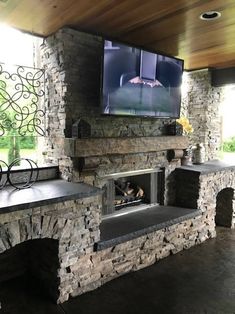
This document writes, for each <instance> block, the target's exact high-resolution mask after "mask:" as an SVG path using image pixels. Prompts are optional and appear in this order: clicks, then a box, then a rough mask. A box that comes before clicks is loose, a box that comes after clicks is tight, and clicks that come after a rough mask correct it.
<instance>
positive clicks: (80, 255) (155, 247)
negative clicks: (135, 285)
mask: <svg viewBox="0 0 235 314" xmlns="http://www.w3.org/2000/svg"><path fill="white" fill-rule="evenodd" d="M100 216H101V197H100V196H99V197H89V198H86V199H82V200H71V201H65V202H61V203H57V204H53V205H46V206H42V207H37V208H32V209H28V210H21V211H18V212H13V213H7V214H0V219H1V226H0V234H1V238H0V252H1V253H3V252H5V253H4V254H6V251H7V250H9V249H11V248H14V247H15V246H16V247H17V245H19V244H20V243H27V242H31V243H32V245H31V249H32V252H31V253H30V255H31V256H32V259H33V260H34V262H31V263H30V265H31V271H32V272H33V274H34V275H36V276H38V277H40V281H41V282H42V283H43V286H44V287H45V290H46V291H47V292H48V293H49V294H50V295H51V296H52V297H53V298H54V300H56V301H57V302H58V303H60V302H64V301H66V300H68V298H69V297H70V296H76V295H79V294H82V293H84V292H87V291H90V290H93V289H95V288H97V287H99V286H101V285H102V284H104V283H105V282H107V281H109V280H111V279H114V278H116V277H118V276H120V275H123V274H125V273H127V272H130V271H136V270H139V269H141V268H143V267H146V266H149V265H151V264H153V263H155V262H156V261H158V260H160V259H162V258H164V257H166V256H168V255H170V254H175V253H177V252H179V251H181V250H183V249H188V248H190V247H191V246H193V245H195V244H199V243H201V242H203V241H205V240H206V239H208V238H210V237H213V236H214V235H215V232H214V219H213V218H214V216H213V213H212V212H210V211H207V212H206V213H202V214H201V215H199V216H197V217H195V218H192V219H188V220H185V221H183V222H180V223H177V224H175V225H172V226H170V227H166V228H164V229H161V230H158V231H155V232H152V233H149V234H147V235H144V236H141V237H138V238H135V239H133V240H130V241H128V242H125V243H122V244H118V245H116V246H114V247H110V248H107V249H104V250H102V251H98V252H96V251H94V247H95V246H94V244H95V243H96V242H97V241H99V225H100ZM40 239H41V240H40ZM42 239H43V240H42ZM45 239H47V240H48V239H52V241H53V240H56V243H57V245H56V246H52V245H51V243H48V244H46V245H45V242H41V241H44V240H45ZM29 240H33V241H29ZM25 241H26V242H25ZM35 241H37V243H36V246H35ZM29 249H30V247H28V250H29ZM9 252H10V251H9ZM28 252H29V251H28ZM38 253H40V254H38ZM51 254H52V256H51ZM53 254H54V255H53ZM2 256H3V255H0V259H1V257H2ZM48 256H50V264H48V262H47V261H48V259H47V257H48ZM35 259H36V262H35ZM57 267H58V269H56V268H57Z"/></svg>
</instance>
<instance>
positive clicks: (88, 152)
mask: <svg viewBox="0 0 235 314" xmlns="http://www.w3.org/2000/svg"><path fill="white" fill-rule="evenodd" d="M187 147H188V138H187V137H186V136H169V135H168V136H155V137H112V138H83V139H80V138H79V139H76V138H65V139H64V149H65V154H66V155H67V156H69V157H91V156H104V155H124V154H138V153H147V152H158V151H166V150H169V149H185V148H187Z"/></svg>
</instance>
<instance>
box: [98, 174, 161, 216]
mask: <svg viewBox="0 0 235 314" xmlns="http://www.w3.org/2000/svg"><path fill="white" fill-rule="evenodd" d="M105 179H107V181H106V184H105V185H104V187H103V190H104V194H103V215H110V214H111V215H115V214H117V213H120V212H129V211H133V210H138V209H144V208H149V207H151V206H156V205H159V204H161V205H163V203H164V171H163V169H145V170H138V171H128V172H120V173H115V174H110V175H108V176H106V177H105Z"/></svg>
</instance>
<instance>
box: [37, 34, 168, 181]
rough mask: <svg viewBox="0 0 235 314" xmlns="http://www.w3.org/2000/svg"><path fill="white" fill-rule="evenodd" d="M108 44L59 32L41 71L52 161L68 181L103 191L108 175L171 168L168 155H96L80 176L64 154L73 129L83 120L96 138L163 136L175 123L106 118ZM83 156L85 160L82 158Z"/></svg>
mask: <svg viewBox="0 0 235 314" xmlns="http://www.w3.org/2000/svg"><path fill="white" fill-rule="evenodd" d="M102 56H103V43H102V38H101V37H100V36H94V35H91V34H87V33H82V32H79V31H75V30H72V29H69V28H64V29H61V30H59V31H58V32H57V33H56V34H54V35H52V36H49V37H48V38H46V39H45V40H44V43H43V45H42V46H41V67H44V68H45V77H46V84H45V86H46V97H45V105H46V111H47V114H46V116H47V129H48V138H47V141H46V142H47V144H46V146H45V156H46V157H45V158H46V161H52V162H55V163H58V164H59V167H60V171H61V175H62V177H63V178H65V179H68V180H71V181H79V180H83V181H85V182H87V183H91V184H95V185H97V186H99V183H98V182H97V177H100V176H102V175H103V174H108V173H110V169H111V173H114V172H121V171H127V170H130V171H131V170H137V169H145V168H149V167H157V166H159V164H162V163H163V166H165V164H166V165H167V164H168V163H167V159H166V151H162V152H156V153H150V154H148V153H145V154H144V153H143V154H141V153H138V154H125V155H121V152H120V154H119V155H115V154H114V155H109V156H100V157H96V156H91V157H90V158H86V168H87V171H86V172H83V173H82V177H81V174H80V173H79V171H78V168H77V167H76V166H77V159H76V158H70V156H68V155H66V153H65V151H64V138H65V137H71V131H72V124H73V122H75V121H77V120H78V119H79V118H82V119H84V120H85V121H87V122H88V123H89V124H90V125H91V137H93V138H97V137H99V138H100V137H102V138H109V137H129V138H131V137H140V136H141V137H144V136H159V135H162V134H163V132H164V128H165V125H166V124H168V123H171V122H172V120H170V119H153V118H137V117H112V116H108V117H107V116H105V117H104V116H102V115H101V107H100V101H101V73H102ZM78 157H79V156H78Z"/></svg>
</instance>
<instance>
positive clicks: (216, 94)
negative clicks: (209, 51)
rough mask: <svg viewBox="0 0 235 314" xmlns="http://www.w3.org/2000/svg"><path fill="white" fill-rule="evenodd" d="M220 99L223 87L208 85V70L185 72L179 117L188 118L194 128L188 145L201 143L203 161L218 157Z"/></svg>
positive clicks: (220, 128) (209, 75) (222, 96)
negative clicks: (204, 158) (203, 153)
mask: <svg viewBox="0 0 235 314" xmlns="http://www.w3.org/2000/svg"><path fill="white" fill-rule="evenodd" d="M223 100H224V88H223V87H212V86H211V73H210V71H209V70H208V69H205V70H200V71H193V72H186V73H184V76H183V89H182V105H181V115H182V116H186V117H188V118H189V121H190V123H191V124H192V126H193V128H194V132H193V133H192V134H190V141H191V144H192V145H195V144H197V143H203V144H204V146H205V149H206V160H213V159H216V158H217V157H218V152H219V149H220V146H221V140H222V138H221V135H222V123H221V116H220V106H221V104H222V102H223Z"/></svg>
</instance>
